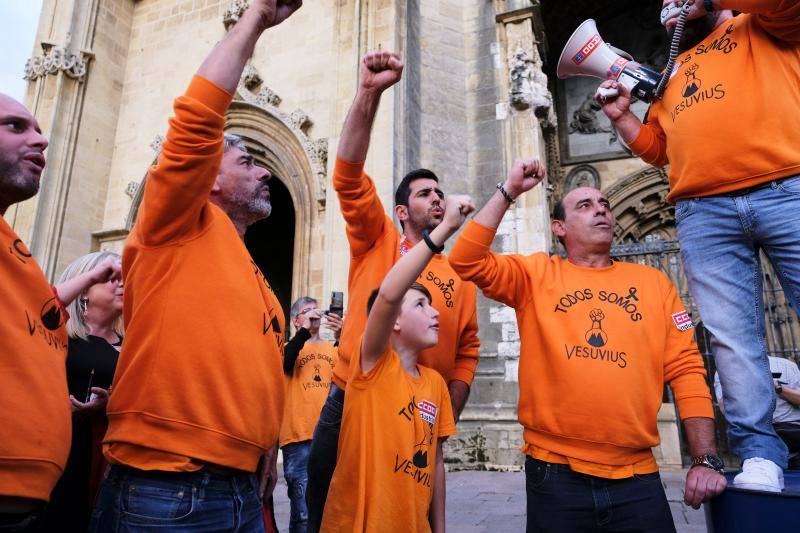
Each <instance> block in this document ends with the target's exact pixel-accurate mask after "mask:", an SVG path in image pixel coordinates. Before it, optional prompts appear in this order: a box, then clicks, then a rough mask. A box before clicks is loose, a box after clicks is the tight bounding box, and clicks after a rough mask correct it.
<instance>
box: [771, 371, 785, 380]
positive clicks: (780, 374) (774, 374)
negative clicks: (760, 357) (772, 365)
mask: <svg viewBox="0 0 800 533" xmlns="http://www.w3.org/2000/svg"><path fill="white" fill-rule="evenodd" d="M782 375H783V372H773V373H772V379H780V377H781V376H782Z"/></svg>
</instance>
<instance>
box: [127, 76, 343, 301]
mask: <svg viewBox="0 0 800 533" xmlns="http://www.w3.org/2000/svg"><path fill="white" fill-rule="evenodd" d="M260 86H261V78H260V76H259V75H258V73H257V72H256V71H255V69H254V68H253V67H252V66H250V65H248V66H247V68H246V69H245V71H244V73H243V74H242V79H241V82H240V84H239V87H238V89H237V91H236V95H235V97H234V100H233V102H232V103H231V105H230V107H229V108H228V111H227V113H226V115H225V117H226V123H225V131H226V133H233V134H235V135H239V136H240V137H242V138H243V139H244V141H245V143H246V144H247V147H248V150H249V151H250V153H251V154H252V155H253V156H254V157H255V158H256V159H257V160H258V162H259V164H261V165H263V166H265V167H266V168H268V169H269V170H270V172H271V173H272V175H273V176H274V178H275V179H279V180H280V181H281V183H283V184H284V185H285V186H286V188H287V189H288V190H289V194H290V195H291V198H292V202H293V203H294V208H295V231H294V235H295V242H294V257H293V258H292V261H293V265H294V268H293V273H292V300H294V299H296V298H297V297H299V296H301V295H303V294H306V293H307V292H308V289H309V287H310V285H311V269H310V268H309V267H310V265H309V259H310V256H311V243H312V240H311V235H312V228H313V227H315V225H316V224H318V223H319V220H320V216H321V214H322V213H323V212H324V209H325V198H326V190H325V189H326V187H325V185H326V173H327V171H326V166H327V150H328V145H327V139H322V140H312V139H310V138H309V137H308V136H307V135H306V133H305V131H304V130H305V129H307V128H308V126H310V125H311V120H310V119H309V117H308V115H306V113H305V112H303V111H302V110H299V109H298V110H295V111H293V112H292V113H291V114H286V113H284V112H282V111H280V110H279V109H278V108H277V106H278V105H280V101H281V99H280V97H279V96H278V95H276V94H275V93H273V92H272V91H271V90H270V89H268V88H267V87H264V88H263V89H261V90H260V91H259V92H258V93H254V92H253V89H255V88H258V87H260ZM152 147H153V148H154V150H156V152H158V151H160V148H161V147H160V140H159V138H157V139H156V141H155V142H154V144H153V145H152ZM145 179H146V176H145ZM145 179H143V180H142V182H141V184H140V185H139V187H137V190H136V193H135V195H134V197H133V201H132V204H131V209H130V211H129V214H128V218H127V221H126V224H125V225H126V229H127V230H128V231H130V229H131V228H132V227H133V224H134V222H135V221H136V214H137V212H138V210H139V206H140V205H141V202H142V197H143V192H144V182H145Z"/></svg>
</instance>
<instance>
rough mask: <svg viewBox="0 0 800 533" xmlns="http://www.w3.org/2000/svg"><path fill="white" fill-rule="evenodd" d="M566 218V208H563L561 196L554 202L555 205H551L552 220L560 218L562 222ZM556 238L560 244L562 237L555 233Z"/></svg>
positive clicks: (562, 242) (562, 240) (562, 241)
mask: <svg viewBox="0 0 800 533" xmlns="http://www.w3.org/2000/svg"><path fill="white" fill-rule="evenodd" d="M566 219H567V210H566V209H564V199H563V198H561V199H560V200H558V201H557V202H556V205H555V206H554V207H553V220H560V221H561V222H564V221H565V220H566ZM556 239H558V242H560V243H561V244H562V245H563V244H564V239H562V238H561V237H559V236H558V235H556Z"/></svg>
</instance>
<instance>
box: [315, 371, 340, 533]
mask: <svg viewBox="0 0 800 533" xmlns="http://www.w3.org/2000/svg"><path fill="white" fill-rule="evenodd" d="M343 412H344V391H343V390H342V389H340V388H339V387H337V386H336V385H335V384H334V383H331V390H330V392H329V393H328V399H327V400H326V401H325V405H323V406H322V412H320V414H319V420H318V421H317V427H315V428H314V438H313V439H312V440H311V450H310V452H309V455H308V486H307V487H306V504H307V505H308V524H307V527H308V531H309V532H311V533H317V532H318V531H319V528H320V527H321V526H322V512H323V511H324V510H325V500H326V499H328V488H329V487H330V486H331V480H332V479H333V471H334V469H336V452H337V451H338V450H339V432H340V431H341V429H342V413H343Z"/></svg>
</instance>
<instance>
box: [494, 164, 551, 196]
mask: <svg viewBox="0 0 800 533" xmlns="http://www.w3.org/2000/svg"><path fill="white" fill-rule="evenodd" d="M545 175H546V172H545V170H544V165H542V163H541V162H540V161H539V159H538V158H536V157H534V158H527V159H517V160H516V161H514V164H513V165H512V167H511V170H510V171H509V172H508V179H506V182H505V183H504V184H503V188H504V189H505V190H506V192H507V193H508V194H510V195H511V197H512V198H516V197H517V196H519V195H520V194H522V193H524V192H528V191H529V190H531V189H533V188H534V187H536V186H537V185H538V184H539V183H540V182H541V181H542V180H543V179H544V177H545Z"/></svg>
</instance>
